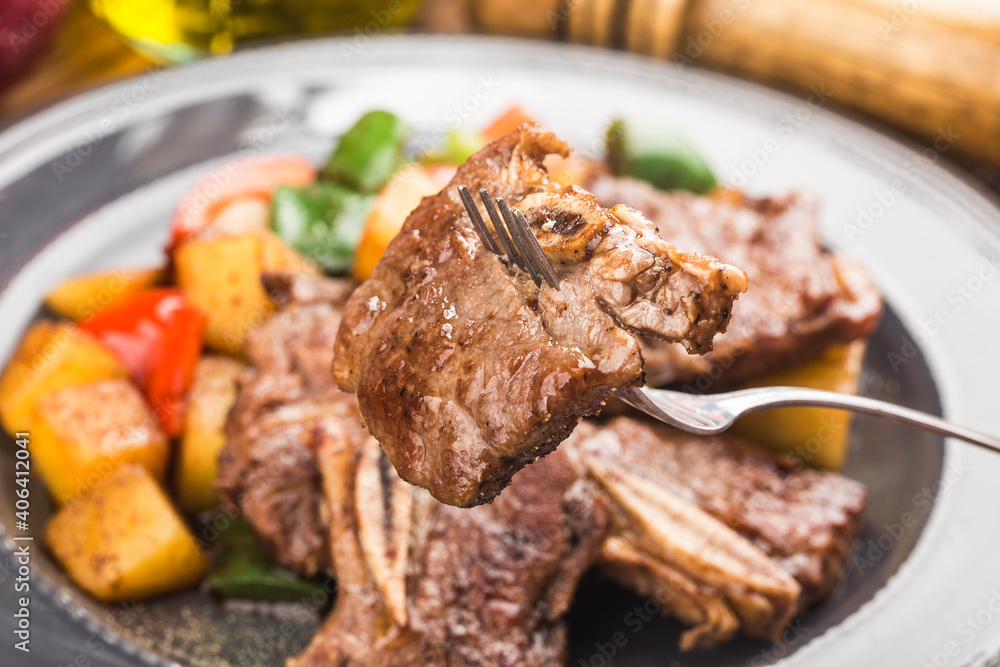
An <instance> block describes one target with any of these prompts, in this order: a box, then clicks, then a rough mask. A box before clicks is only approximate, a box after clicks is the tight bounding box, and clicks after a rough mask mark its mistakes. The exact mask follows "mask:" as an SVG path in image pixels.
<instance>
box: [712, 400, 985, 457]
mask: <svg viewBox="0 0 1000 667" xmlns="http://www.w3.org/2000/svg"><path fill="white" fill-rule="evenodd" d="M723 396H725V397H726V398H725V400H726V402H729V401H733V402H734V403H737V404H739V407H738V409H737V410H733V412H734V413H735V414H734V416H739V415H745V414H750V413H751V412H760V411H762V410H769V409H771V408H780V407H791V406H812V407H821V408H839V409H842V410H852V411H854V412H861V413H865V414H869V415H875V416H876V417H887V418H889V419H895V420H896V421H901V422H906V423H908V424H913V425H915V426H921V427H923V428H926V429H928V430H931V431H934V432H935V433H940V434H942V435H947V436H951V437H955V438H960V439H962V440H965V441H966V442H971V443H972V444H974V445H979V446H981V447H986V448H987V449H992V450H994V451H997V452H1000V438H997V437H996V436H992V435H989V434H986V433H982V432H980V431H976V430H974V429H971V428H966V427H964V426H958V425H957V424H952V423H949V422H946V421H945V420H943V419H941V418H939V417H935V416H933V415H929V414H927V413H926V412H921V411H919V410H913V409H912V408H905V407H903V406H901V405H896V404H895V403H887V402H885V401H879V400H876V399H874V398H867V397H865V396H853V395H851V394H838V393H835V392H832V391H822V390H820V389H806V388H801V387H760V388H757V389H745V390H742V391H734V392H730V393H729V394H720V395H718V396H717V398H719V399H722V398H723Z"/></svg>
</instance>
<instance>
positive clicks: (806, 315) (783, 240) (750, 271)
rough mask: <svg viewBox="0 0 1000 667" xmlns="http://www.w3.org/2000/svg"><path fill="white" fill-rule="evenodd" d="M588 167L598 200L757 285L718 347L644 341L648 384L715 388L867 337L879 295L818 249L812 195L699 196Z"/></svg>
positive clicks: (853, 269) (851, 268)
mask: <svg viewBox="0 0 1000 667" xmlns="http://www.w3.org/2000/svg"><path fill="white" fill-rule="evenodd" d="M588 174H589V175H588V178H587V181H586V186H587V188H588V189H590V190H591V191H592V192H593V193H594V195H595V196H596V197H597V199H598V201H600V202H602V203H604V204H610V203H612V202H614V203H619V202H621V203H624V204H627V205H629V206H632V207H634V208H636V209H639V210H640V211H642V213H643V214H644V215H645V216H647V217H648V218H649V219H650V220H652V221H653V222H655V223H656V225H657V226H658V227H659V230H660V234H662V235H663V238H665V239H669V240H670V242H671V243H675V244H677V245H678V246H680V247H683V248H688V249H691V250H693V251H696V252H702V253H708V254H710V255H713V256H715V257H719V258H720V259H722V260H723V261H726V262H732V263H734V264H736V265H737V266H739V267H740V268H742V269H743V270H744V271H746V272H747V275H748V276H749V278H750V282H751V285H752V287H751V289H750V290H749V291H748V292H747V294H745V295H744V296H743V297H742V298H741V299H740V303H739V308H738V309H737V312H736V316H735V317H734V318H733V320H732V321H731V322H730V325H729V327H728V329H727V330H726V332H725V333H724V334H722V335H720V336H718V337H717V338H716V339H715V349H714V350H713V351H712V352H710V353H708V354H706V355H704V356H700V357H699V356H692V355H689V354H687V353H686V351H685V350H684V348H683V347H681V346H680V345H676V344H671V343H666V342H662V341H657V340H653V339H649V338H647V339H644V340H643V352H642V354H643V357H644V358H645V360H646V382H647V384H648V385H650V386H658V385H663V384H668V383H681V384H690V385H692V386H693V387H695V388H697V389H699V390H701V391H707V390H709V389H711V390H712V391H718V390H721V389H724V388H727V387H732V386H734V385H737V384H739V383H740V382H742V381H744V380H747V379H749V378H751V377H753V376H754V375H757V374H759V373H762V372H764V371H768V370H774V369H777V368H781V367H787V366H791V365H794V364H797V363H802V362H804V361H807V360H809V359H811V358H813V357H815V356H816V355H818V354H819V353H820V352H822V351H823V350H824V349H825V348H827V347H828V346H830V345H831V344H834V343H846V342H849V341H852V340H856V339H859V338H864V337H866V336H868V335H869V334H870V333H871V332H872V330H873V329H874V327H875V325H876V324H877V323H878V318H879V316H880V314H881V312H882V300H881V297H880V295H879V292H878V290H877V289H876V288H875V286H874V285H873V284H872V283H871V281H870V280H869V278H868V277H867V275H866V274H865V272H864V271H863V270H862V269H860V268H859V267H857V266H855V265H854V264H852V263H850V262H848V261H846V260H844V259H842V258H840V257H837V256H835V255H833V254H832V253H830V252H828V251H826V250H824V249H823V248H822V247H821V245H820V243H819V218H818V214H817V203H816V201H815V200H814V199H813V198H811V197H808V196H805V195H802V194H791V195H787V196H785V197H779V198H772V197H768V198H763V199H752V198H749V197H746V196H744V195H742V194H740V193H738V192H735V191H731V190H724V191H719V192H717V193H715V194H714V195H712V196H709V197H698V196H695V195H691V194H688V193H682V192H671V193H667V192H662V191H660V190H657V189H655V188H653V187H652V186H650V185H648V184H646V183H643V182H641V181H636V180H632V179H627V178H615V177H611V176H608V175H606V174H603V173H601V172H600V171H599V170H597V169H592V170H590V171H589V172H588Z"/></svg>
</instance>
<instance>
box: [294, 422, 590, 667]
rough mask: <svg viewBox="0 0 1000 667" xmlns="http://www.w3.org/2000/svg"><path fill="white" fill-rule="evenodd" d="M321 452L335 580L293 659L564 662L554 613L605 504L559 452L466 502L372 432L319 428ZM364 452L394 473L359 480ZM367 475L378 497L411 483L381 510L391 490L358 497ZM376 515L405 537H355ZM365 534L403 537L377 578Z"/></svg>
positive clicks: (585, 563) (576, 574) (558, 615)
mask: <svg viewBox="0 0 1000 667" xmlns="http://www.w3.org/2000/svg"><path fill="white" fill-rule="evenodd" d="M319 457H320V466H321V469H322V472H323V481H324V487H325V490H326V497H327V501H328V503H329V505H328V508H329V516H330V538H329V541H330V543H331V544H332V545H333V558H334V563H335V568H336V570H337V573H338V575H339V584H340V588H339V590H340V592H339V595H338V599H337V606H336V608H335V609H334V611H333V613H332V614H331V616H330V618H329V619H327V621H326V623H325V624H324V626H323V628H322V629H321V630H320V631H319V633H318V634H317V635H316V637H315V638H314V639H313V641H312V643H311V644H310V645H309V647H308V648H307V649H306V651H305V652H304V653H303V654H302V655H301V656H299V657H298V658H296V659H294V660H291V661H290V662H289V665H290V666H291V667H312V666H316V667H319V666H320V665H323V666H324V667H326V666H336V665H380V666H389V665H428V666H433V665H491V666H492V665H498V666H511V667H513V666H514V665H527V666H532V665H536V666H538V667H543V666H547V665H553V664H560V663H563V662H565V659H566V655H565V653H566V629H565V624H564V622H563V621H562V616H563V615H564V614H565V612H566V611H567V609H568V607H569V603H570V600H571V599H572V595H573V590H574V589H575V587H576V584H577V581H578V580H579V578H580V576H581V575H582V574H583V572H584V570H585V569H586V568H587V567H589V565H590V564H591V563H592V562H593V560H594V559H595V557H596V556H597V553H598V551H599V549H600V544H601V541H602V540H603V538H604V535H605V533H606V530H607V524H608V516H609V513H608V509H607V505H606V503H605V502H604V501H603V498H601V497H600V496H598V495H597V494H596V488H595V487H594V485H593V484H592V483H589V482H586V481H581V480H579V479H578V478H577V476H576V474H575V472H574V471H573V469H572V468H571V467H570V466H569V465H567V464H566V462H565V460H564V459H563V458H562V457H561V456H560V455H559V454H558V453H557V454H553V455H552V456H550V457H548V458H547V459H546V460H545V461H544V462H541V463H539V465H537V466H532V467H531V468H529V469H528V470H526V471H525V472H524V473H523V474H522V475H519V476H518V478H517V480H515V482H514V483H513V484H512V485H511V487H510V489H509V490H508V491H507V493H505V494H503V496H501V497H500V498H499V499H498V500H497V501H496V502H494V503H493V504H491V505H486V506H482V507H477V508H474V509H471V510H460V509H456V508H454V507H448V506H445V505H441V504H439V503H437V502H436V501H434V500H433V499H431V498H430V497H429V496H427V495H426V494H425V492H423V491H421V490H419V489H415V488H414V487H411V486H409V485H406V484H405V483H403V482H402V481H401V480H400V479H399V478H398V477H396V476H395V474H394V473H392V471H391V469H389V468H388V465H389V464H388V461H386V460H385V459H384V458H383V455H382V453H381V452H379V450H378V444H377V443H376V442H375V441H374V440H373V439H370V438H369V439H367V440H365V441H362V442H358V441H357V440H353V439H352V437H351V436H348V437H344V438H340V439H336V438H333V439H329V440H327V441H326V442H325V443H324V444H323V445H322V446H321V447H320V450H319ZM366 457H367V458H369V459H370V460H375V459H376V458H380V459H381V460H382V461H383V463H384V468H385V470H387V471H388V473H387V475H391V476H392V479H391V480H390V479H388V476H387V475H385V476H383V477H382V478H381V481H375V480H376V479H377V477H376V476H373V477H371V478H370V479H371V481H370V482H369V483H368V485H366V484H365V483H364V482H363V481H362V480H363V470H364V468H363V466H364V463H363V461H364V459H365V458H366ZM375 465H378V463H375ZM356 469H357V470H358V472H357V474H354V470H356ZM372 482H374V483H375V485H381V492H382V493H383V494H386V496H385V497H389V496H391V494H392V492H391V491H389V489H390V488H393V487H395V488H396V489H397V490H398V485H402V486H403V490H402V491H400V492H401V493H405V494H407V495H411V494H412V498H411V499H410V500H409V501H408V502H406V503H402V505H403V506H404V512H402V513H395V514H394V513H392V512H390V511H383V508H386V509H387V508H389V507H390V506H391V503H389V502H385V503H363V502H362V501H361V499H362V498H363V497H365V495H366V494H368V493H369V492H370V489H367V486H370V485H371V483H372ZM398 505H400V504H399V503H397V506H398ZM382 526H392V528H390V529H389V530H385V531H384V534H386V535H390V534H391V533H393V531H395V530H399V529H402V536H403V539H392V538H391V537H389V538H388V539H383V540H381V541H379V540H371V539H369V540H366V539H365V534H366V532H368V533H371V532H373V531H376V532H377V531H379V530H381V527H382ZM375 542H379V543H380V544H390V545H392V550H388V551H389V552H390V553H391V552H393V551H394V550H397V549H401V550H402V554H403V563H404V565H405V567H402V568H398V569H396V570H395V571H394V572H393V573H392V574H391V575H390V576H389V577H388V578H386V579H384V580H383V582H382V583H381V584H379V583H378V582H377V581H376V578H375V577H374V576H373V575H374V572H375V571H376V569H375V568H372V567H371V564H372V562H373V561H375V562H377V561H378V560H379V554H378V552H377V551H376V550H375V549H374V548H373V543H375ZM395 553H399V552H398V551H395ZM383 560H385V559H384V558H383ZM393 590H398V591H404V592H405V593H404V595H405V597H403V598H401V599H402V602H403V605H401V606H400V605H393V604H392V602H391V595H392V591H393ZM387 592H388V593H389V594H388V595H387V594H386V593H387Z"/></svg>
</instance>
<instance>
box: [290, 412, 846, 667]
mask: <svg viewBox="0 0 1000 667" xmlns="http://www.w3.org/2000/svg"><path fill="white" fill-rule="evenodd" d="M317 453H318V461H319V465H320V469H321V471H322V476H323V485H324V492H325V503H326V512H325V514H326V515H327V516H328V517H329V530H330V532H329V538H328V542H329V543H330V545H331V549H332V553H333V562H334V569H335V570H336V572H337V576H338V582H339V593H338V600H337V604H336V607H335V609H334V611H333V613H332V615H331V616H330V617H329V618H328V619H327V621H326V622H325V624H324V626H323V628H322V629H321V630H320V631H319V633H318V634H317V635H316V637H315V638H314V639H313V641H312V643H311V644H310V646H309V647H308V648H307V649H306V651H305V652H304V653H303V654H302V655H301V656H300V657H298V658H296V659H294V660H292V661H291V662H290V665H292V667H312V666H314V665H315V666H318V665H345V666H346V665H380V666H391V665H413V664H421V665H430V666H435V665H451V664H462V665H550V664H559V663H562V662H564V661H565V641H566V638H565V628H564V627H563V622H562V620H561V619H562V616H563V614H564V613H565V611H566V610H567V608H568V606H569V604H570V601H571V599H572V595H573V590H574V588H575V586H576V584H577V582H578V580H579V578H580V576H581V575H582V573H583V572H584V571H586V570H587V569H588V568H589V567H590V566H591V565H594V564H597V565H599V566H600V568H601V570H602V572H604V573H605V574H606V575H608V576H609V577H611V578H612V579H615V580H616V581H619V582H620V583H622V584H623V585H625V586H628V587H631V588H633V589H635V590H636V591H637V592H638V593H640V594H641V595H645V596H649V597H653V598H655V599H656V600H658V601H659V603H660V605H661V609H662V611H663V613H664V614H667V615H671V616H675V617H677V618H678V619H680V620H681V621H682V622H684V623H685V624H687V625H691V626H693V627H691V629H689V630H687V631H686V632H685V633H684V634H683V635H682V639H681V648H682V649H685V650H688V649H693V648H709V647H712V646H715V645H717V644H719V643H721V642H725V641H728V640H730V639H732V638H733V637H734V636H736V635H737V634H740V635H744V636H749V637H759V638H764V639H771V640H776V639H777V638H778V637H779V636H780V635H781V633H782V631H783V630H784V628H785V626H786V624H787V623H788V621H789V620H791V618H792V617H793V616H794V615H795V614H797V613H798V612H799V611H801V610H802V609H803V608H804V607H805V606H806V605H807V604H809V603H811V602H813V601H815V600H816V599H818V598H820V597H822V596H825V595H826V594H828V593H829V591H830V590H831V589H832V587H833V585H834V584H835V583H836V582H837V581H838V580H839V578H840V575H841V573H842V571H843V566H844V563H845V561H846V558H847V555H848V545H849V543H850V540H851V539H852V537H853V534H854V531H855V530H856V528H857V525H858V522H859V517H860V513H861V511H862V509H863V507H864V503H865V492H864V489H863V488H862V487H861V486H860V485H858V484H857V483H855V482H852V481H850V480H846V479H844V478H842V477H840V476H839V475H837V474H835V473H829V472H818V471H811V470H792V469H788V468H785V467H783V466H782V464H781V462H780V461H779V460H778V459H775V458H773V457H771V456H768V455H766V454H764V453H762V452H759V451H757V450H755V449H753V448H752V447H750V446H748V445H746V444H744V443H741V442H739V441H736V440H731V439H728V438H722V437H709V438H697V437H695V436H691V435H688V434H684V433H680V432H678V431H675V430H673V429H670V428H668V427H663V426H660V425H656V424H651V423H648V422H646V421H641V420H636V419H632V418H618V419H616V420H613V421H612V422H610V423H608V424H606V425H599V424H594V423H590V422H584V423H583V424H581V425H580V427H579V428H578V429H577V430H576V431H575V432H574V434H573V435H572V436H571V437H570V438H569V439H568V440H567V441H566V442H565V443H564V445H563V446H562V447H560V448H559V449H558V450H557V451H556V452H554V453H553V454H551V455H549V456H548V457H546V458H545V459H543V460H541V461H539V462H538V464H537V465H533V466H529V467H527V468H525V469H524V470H523V471H521V472H520V473H518V474H517V475H515V477H514V480H513V482H512V483H511V486H510V487H509V488H508V490H507V491H505V492H504V493H503V494H502V495H501V496H500V497H499V498H498V499H497V500H495V501H494V502H493V503H492V504H489V505H484V506H480V507H475V508H472V509H457V508H454V507H450V506H447V505H443V504H441V503H438V502H437V501H435V500H434V499H433V498H431V497H430V496H429V495H428V494H427V493H426V492H425V491H423V490H421V489H417V488H415V487H412V486H410V485H409V484H407V483H405V482H403V481H402V480H401V479H400V478H399V477H398V476H397V475H396V474H395V472H394V471H393V470H392V468H391V467H390V464H389V462H388V460H387V459H386V458H385V456H384V454H383V453H382V452H381V451H380V450H379V447H378V443H377V442H376V441H375V440H374V439H373V438H371V437H370V436H368V435H367V434H366V433H365V432H364V431H363V429H361V428H360V427H359V425H357V424H356V423H354V424H352V423H350V422H349V421H345V422H344V428H343V430H342V431H341V432H340V433H336V432H333V431H327V432H326V435H325V439H324V441H323V442H322V443H320V444H319V446H318V449H317Z"/></svg>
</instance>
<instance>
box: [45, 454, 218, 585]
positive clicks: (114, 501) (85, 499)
mask: <svg viewBox="0 0 1000 667" xmlns="http://www.w3.org/2000/svg"><path fill="white" fill-rule="evenodd" d="M45 544H46V545H47V546H48V548H49V549H50V550H51V551H52V553H53V554H54V555H55V557H56V560H58V561H59V563H61V564H62V566H63V567H64V568H65V569H66V572H67V573H68V574H69V576H70V578H71V579H73V581H75V582H76V583H77V585H79V586H80V587H81V588H83V589H84V590H85V591H87V592H88V593H90V594H91V595H93V596H94V597H96V598H97V599H99V600H103V601H104V602H121V601H123V600H133V599H139V598H146V597H150V596H153V595H158V594H161V593H166V592H168V591H173V590H178V589H181V588H186V587H189V586H193V585H194V584H196V583H197V582H198V581H199V580H200V579H201V578H202V577H203V576H204V575H205V572H206V570H207V569H208V563H207V560H206V558H205V555H204V554H203V553H202V551H201V549H200V548H199V546H198V544H197V543H196V542H195V540H194V537H193V536H192V535H191V532H190V531H189V530H188V527H187V526H186V525H185V524H184V522H183V520H182V519H181V517H180V516H179V515H178V514H177V511H176V510H175V509H174V507H173V506H172V505H171V504H170V500H169V499H168V498H167V496H166V494H165V493H164V492H163V489H161V488H160V485H159V484H158V483H157V481H156V480H155V479H154V478H153V476H152V475H151V474H150V473H149V471H148V470H146V469H145V468H143V467H142V466H140V465H136V464H125V465H123V466H120V467H118V468H116V469H115V471H114V472H113V473H112V474H111V475H109V476H108V477H106V478H105V479H104V480H102V481H101V483H100V484H98V485H97V486H96V487H94V488H93V489H92V490H91V491H90V492H89V493H87V494H85V495H82V496H80V497H79V498H76V499H75V500H73V501H72V502H70V503H69V504H68V505H66V506H65V507H63V508H62V509H61V510H60V511H59V512H57V513H56V514H55V516H53V517H52V518H51V519H50V520H49V522H48V523H47V524H46V526H45Z"/></svg>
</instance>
